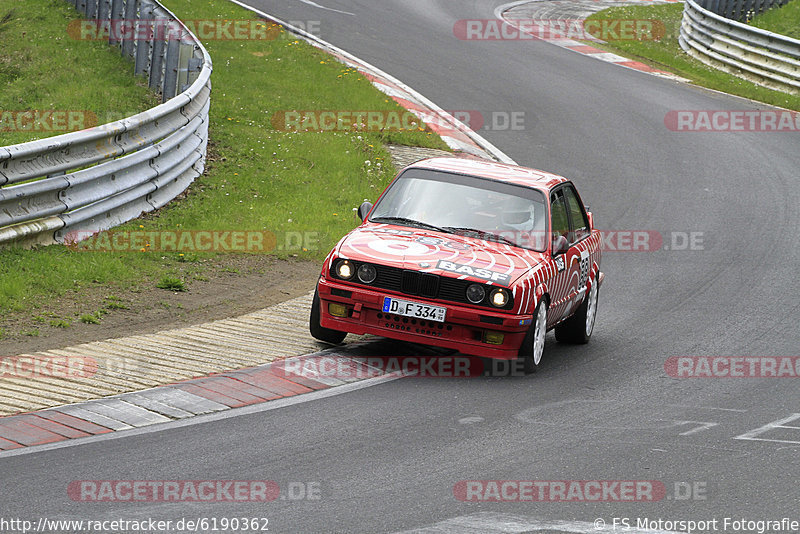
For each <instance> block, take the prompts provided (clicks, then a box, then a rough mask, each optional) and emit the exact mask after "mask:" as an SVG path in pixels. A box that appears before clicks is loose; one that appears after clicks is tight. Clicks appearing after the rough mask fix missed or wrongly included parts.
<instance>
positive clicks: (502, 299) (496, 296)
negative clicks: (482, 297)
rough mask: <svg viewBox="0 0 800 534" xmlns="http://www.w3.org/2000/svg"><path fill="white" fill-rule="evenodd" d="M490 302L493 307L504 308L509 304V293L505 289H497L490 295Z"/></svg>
mask: <svg viewBox="0 0 800 534" xmlns="http://www.w3.org/2000/svg"><path fill="white" fill-rule="evenodd" d="M489 301H490V302H491V303H492V306H496V307H498V308H502V307H503V306H505V305H506V304H508V291H506V290H505V289H495V290H493V291H492V293H491V294H490V295H489Z"/></svg>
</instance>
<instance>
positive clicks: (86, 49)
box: [0, 0, 158, 146]
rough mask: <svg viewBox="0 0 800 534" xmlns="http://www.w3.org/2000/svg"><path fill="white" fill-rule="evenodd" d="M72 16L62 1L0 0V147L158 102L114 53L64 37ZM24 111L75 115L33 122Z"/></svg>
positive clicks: (74, 15)
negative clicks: (68, 119) (67, 117)
mask: <svg viewBox="0 0 800 534" xmlns="http://www.w3.org/2000/svg"><path fill="white" fill-rule="evenodd" d="M77 18H78V13H77V11H75V8H74V7H72V6H70V5H69V4H68V3H67V2H65V1H64V0H25V1H24V2H20V1H19V0H0V146H5V145H12V144H16V143H23V142H26V141H33V140H35V139H41V138H44V137H49V136H52V135H59V134H63V133H67V130H70V131H74V130H79V129H83V128H91V127H92V126H96V125H97V124H102V123H105V122H111V121H114V120H118V119H122V118H124V117H126V116H129V115H133V114H136V113H138V112H140V111H144V110H146V109H149V108H151V107H153V106H155V105H157V104H158V99H157V97H156V95H155V94H153V93H152V92H151V91H149V90H148V88H147V86H146V83H145V80H143V79H140V78H136V79H134V78H133V76H132V73H133V63H132V62H131V61H128V60H127V59H125V58H123V57H122V56H121V55H120V54H119V52H118V51H117V50H115V49H113V48H111V47H109V46H108V44H107V43H104V42H101V41H88V40H77V39H74V38H73V37H71V36H70V33H69V32H68V31H67V28H68V25H69V23H70V21H73V20H75V19H77ZM94 80H102V83H98V82H96V81H94ZM31 110H40V111H55V112H57V113H61V114H62V115H61V118H62V119H63V118H65V116H64V115H63V113H64V112H74V113H77V115H76V116H75V117H74V119H75V120H70V121H69V122H70V123H69V124H67V123H64V121H63V120H61V119H59V121H53V122H49V121H47V120H45V121H42V123H40V124H41V125H40V126H36V127H33V125H32V123H31V121H30V118H29V116H25V115H23V113H24V112H27V111H31ZM51 116H52V115H51Z"/></svg>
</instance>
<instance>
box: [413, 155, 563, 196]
mask: <svg viewBox="0 0 800 534" xmlns="http://www.w3.org/2000/svg"><path fill="white" fill-rule="evenodd" d="M408 168H415V169H431V170H437V171H444V172H452V173H457V174H467V175H471V176H479V177H481V178H488V179H490V180H497V181H500V182H508V183H512V184H517V185H524V186H527V187H533V188H535V189H547V190H549V189H552V188H554V187H555V186H557V185H558V184H562V183H564V182H567V181H568V180H567V179H566V178H564V177H563V176H559V175H557V174H553V173H549V172H545V171H539V170H536V169H530V168H528V167H520V166H517V165H507V164H505V163H497V162H494V161H486V160H478V159H467V158H451V157H443V158H430V159H424V160H421V161H418V162H416V163H414V164H412V165H409V166H408Z"/></svg>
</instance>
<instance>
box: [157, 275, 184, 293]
mask: <svg viewBox="0 0 800 534" xmlns="http://www.w3.org/2000/svg"><path fill="white" fill-rule="evenodd" d="M156 287H157V288H159V289H166V290H168V291H186V284H184V282H183V280H181V279H180V278H174V277H172V276H165V277H163V278H162V279H161V280H159V281H158V284H156Z"/></svg>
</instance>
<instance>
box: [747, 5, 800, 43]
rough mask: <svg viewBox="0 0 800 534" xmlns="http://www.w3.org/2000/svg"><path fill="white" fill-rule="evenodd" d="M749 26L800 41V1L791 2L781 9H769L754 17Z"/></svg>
mask: <svg viewBox="0 0 800 534" xmlns="http://www.w3.org/2000/svg"><path fill="white" fill-rule="evenodd" d="M750 24H751V25H752V26H755V27H756V28H761V29H762V30H768V31H771V32H774V33H779V34H781V35H786V36H787V37H791V38H793V39H800V0H792V1H791V2H789V3H788V4H786V5H784V6H782V7H779V8H773V9H770V10H769V11H766V12H764V13H762V14H760V15H758V16H757V17H754V18H753V19H752V20H751V21H750Z"/></svg>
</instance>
